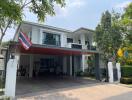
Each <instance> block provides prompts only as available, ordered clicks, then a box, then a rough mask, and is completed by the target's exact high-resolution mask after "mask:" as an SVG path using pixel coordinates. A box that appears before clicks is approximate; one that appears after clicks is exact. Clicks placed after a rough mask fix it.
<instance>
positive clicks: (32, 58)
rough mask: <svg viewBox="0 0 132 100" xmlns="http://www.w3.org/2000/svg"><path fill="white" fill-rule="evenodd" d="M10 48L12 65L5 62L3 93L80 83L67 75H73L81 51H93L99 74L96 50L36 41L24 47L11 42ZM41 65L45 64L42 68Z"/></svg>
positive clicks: (13, 94)
mask: <svg viewBox="0 0 132 100" xmlns="http://www.w3.org/2000/svg"><path fill="white" fill-rule="evenodd" d="M9 51H10V53H9V54H10V55H11V58H10V57H9V59H8V62H9V61H10V60H12V61H11V62H13V66H12V67H13V68H8V67H9V66H8V64H7V75H6V89H5V94H6V95H8V96H15V93H16V95H17V94H18V95H20V94H21V93H22V94H23V93H27V92H33V91H41V90H44V89H45V90H46V88H47V89H52V88H55V87H64V88H65V87H67V86H71V84H73V85H78V84H80V83H79V82H80V81H77V80H76V79H75V78H70V77H68V76H75V72H76V71H77V70H78V69H79V68H81V67H80V66H82V63H81V57H82V56H81V55H82V54H95V60H97V61H96V68H95V71H96V78H97V79H99V78H100V75H99V54H98V52H96V51H89V50H80V49H73V48H72V49H71V48H63V47H55V46H47V45H43V46H42V45H35V44H33V45H32V47H31V48H30V49H29V50H25V49H23V47H22V46H21V45H20V44H18V43H17V44H15V45H11V46H10V48H9ZM14 59H15V60H16V61H14ZM44 62H45V63H44ZM42 66H46V67H43V68H41V67H42ZM47 66H48V68H47ZM49 67H50V68H49ZM21 71H23V72H21ZM12 73H13V74H12ZM11 74H12V76H10V75H11ZM11 77H12V78H11ZM16 79H17V82H16ZM87 82H88V81H85V82H84V83H87ZM89 82H90V81H89ZM35 83H36V84H35ZM64 83H67V84H64ZM49 84H50V85H49ZM68 84H70V85H68ZM34 85H35V86H34ZM11 86H12V87H11ZM15 88H16V89H15ZM34 88H35V89H34ZM23 89H24V90H23ZM15 90H16V92H15Z"/></svg>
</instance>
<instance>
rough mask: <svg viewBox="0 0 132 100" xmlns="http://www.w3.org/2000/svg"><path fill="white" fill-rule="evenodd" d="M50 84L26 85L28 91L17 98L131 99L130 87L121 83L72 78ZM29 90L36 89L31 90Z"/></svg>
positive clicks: (32, 99) (23, 99)
mask: <svg viewBox="0 0 132 100" xmlns="http://www.w3.org/2000/svg"><path fill="white" fill-rule="evenodd" d="M75 81H76V82H78V83H76V82H75ZM31 82H32V81H31ZM45 82H47V81H45ZM79 82H80V83H79ZM88 82H89V83H88ZM39 83H40V82H39ZM48 83H49V82H48ZM33 84H35V83H33ZM52 84H53V83H49V84H47V86H49V87H47V86H45V85H41V87H42V89H40V86H39V87H37V88H35V87H34V86H35V85H34V86H32V88H35V89H30V88H31V87H30V88H29V87H28V88H27V90H28V89H29V91H28V93H25V94H23V95H20V94H18V95H17V100H132V88H128V87H125V86H121V85H116V84H108V83H99V82H97V81H92V80H91V81H88V80H80V79H79V80H74V82H73V79H72V80H69V81H63V82H62V81H59V80H58V81H57V82H55V83H54V85H52ZM25 86H26V84H25ZM50 86H52V87H50ZM44 88H45V90H44ZM19 89H20V87H19ZM31 90H36V91H35V92H33V91H32V92H31ZM37 90H41V91H37ZM17 92H18V91H17Z"/></svg>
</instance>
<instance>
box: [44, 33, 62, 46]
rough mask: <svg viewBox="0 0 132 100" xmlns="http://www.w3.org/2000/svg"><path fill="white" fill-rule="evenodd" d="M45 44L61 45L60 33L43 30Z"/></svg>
mask: <svg viewBox="0 0 132 100" xmlns="http://www.w3.org/2000/svg"><path fill="white" fill-rule="evenodd" d="M43 33H44V34H43V44H48V45H57V46H60V35H59V34H52V33H45V32H43Z"/></svg>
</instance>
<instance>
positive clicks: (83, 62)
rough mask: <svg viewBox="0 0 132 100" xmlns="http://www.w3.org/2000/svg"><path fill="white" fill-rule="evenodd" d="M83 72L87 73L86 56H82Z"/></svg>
mask: <svg viewBox="0 0 132 100" xmlns="http://www.w3.org/2000/svg"><path fill="white" fill-rule="evenodd" d="M82 71H83V72H84V71H85V55H82Z"/></svg>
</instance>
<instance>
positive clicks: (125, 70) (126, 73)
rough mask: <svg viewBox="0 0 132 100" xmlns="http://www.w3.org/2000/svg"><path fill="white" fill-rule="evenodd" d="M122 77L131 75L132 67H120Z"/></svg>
mask: <svg viewBox="0 0 132 100" xmlns="http://www.w3.org/2000/svg"><path fill="white" fill-rule="evenodd" d="M121 74H122V77H132V67H129V66H125V67H121Z"/></svg>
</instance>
